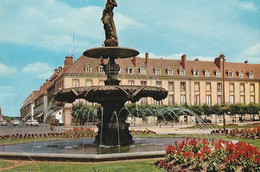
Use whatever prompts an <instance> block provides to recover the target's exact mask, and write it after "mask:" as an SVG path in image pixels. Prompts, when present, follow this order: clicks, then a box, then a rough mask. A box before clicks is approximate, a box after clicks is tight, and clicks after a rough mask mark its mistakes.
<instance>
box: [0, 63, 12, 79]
mask: <svg viewBox="0 0 260 172" xmlns="http://www.w3.org/2000/svg"><path fill="white" fill-rule="evenodd" d="M15 72H16V68H11V67H8V66H6V65H4V64H2V63H0V76H4V77H8V76H10V75H12V74H14V73H15Z"/></svg>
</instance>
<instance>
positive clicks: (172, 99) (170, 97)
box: [169, 94, 174, 105]
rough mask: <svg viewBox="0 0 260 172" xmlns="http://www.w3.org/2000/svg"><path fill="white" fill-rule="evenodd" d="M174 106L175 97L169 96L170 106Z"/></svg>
mask: <svg viewBox="0 0 260 172" xmlns="http://www.w3.org/2000/svg"><path fill="white" fill-rule="evenodd" d="M173 104H174V95H173V94H169V105H173Z"/></svg>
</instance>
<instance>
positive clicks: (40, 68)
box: [22, 62, 53, 79]
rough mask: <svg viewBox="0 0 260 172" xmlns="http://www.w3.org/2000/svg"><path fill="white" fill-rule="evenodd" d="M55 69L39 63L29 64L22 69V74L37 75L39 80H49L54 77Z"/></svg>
mask: <svg viewBox="0 0 260 172" xmlns="http://www.w3.org/2000/svg"><path fill="white" fill-rule="evenodd" d="M52 71H53V68H52V67H51V66H49V65H48V64H47V63H42V62H37V63H34V64H28V65H27V66H26V67H24V68H23V69H22V72H25V73H30V74H35V75H36V76H37V77H38V78H43V79H46V78H49V77H50V76H51V75H52Z"/></svg>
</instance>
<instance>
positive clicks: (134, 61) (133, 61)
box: [132, 56, 136, 66]
mask: <svg viewBox="0 0 260 172" xmlns="http://www.w3.org/2000/svg"><path fill="white" fill-rule="evenodd" d="M132 63H133V64H134V66H136V56H134V57H133V59H132Z"/></svg>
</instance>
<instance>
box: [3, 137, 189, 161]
mask: <svg viewBox="0 0 260 172" xmlns="http://www.w3.org/2000/svg"><path fill="white" fill-rule="evenodd" d="M183 139H186V138H172V137H162V138H160V137H151V138H138V137H136V138H134V141H135V143H134V144H132V145H130V146H123V147H117V146H115V147H106V146H104V147H102V146H101V147H98V146H97V145H95V144H93V141H94V138H84V139H72V140H68V139H62V140H53V141H43V142H30V143H21V144H10V145H2V146H0V157H5V158H17V159H28V158H30V159H42V160H43V159H47V160H62V159H63V160H74V161H107V160H119V159H139V158H154V157H163V156H164V154H165V148H166V147H167V146H168V145H169V144H174V141H176V140H177V141H179V142H181V141H182V140H183Z"/></svg>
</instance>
